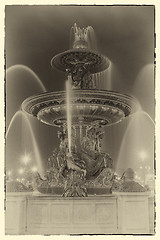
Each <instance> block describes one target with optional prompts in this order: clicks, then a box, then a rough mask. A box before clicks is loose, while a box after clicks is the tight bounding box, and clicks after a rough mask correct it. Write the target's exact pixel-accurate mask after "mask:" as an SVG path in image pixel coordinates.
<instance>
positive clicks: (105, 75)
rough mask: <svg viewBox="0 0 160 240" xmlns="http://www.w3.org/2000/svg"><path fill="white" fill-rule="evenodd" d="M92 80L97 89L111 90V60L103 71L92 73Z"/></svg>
mask: <svg viewBox="0 0 160 240" xmlns="http://www.w3.org/2000/svg"><path fill="white" fill-rule="evenodd" d="M92 77H93V81H94V83H95V86H96V88H97V89H100V90H111V89H112V62H111V61H110V65H109V68H108V69H106V70H105V71H103V72H99V73H95V74H93V75H92Z"/></svg>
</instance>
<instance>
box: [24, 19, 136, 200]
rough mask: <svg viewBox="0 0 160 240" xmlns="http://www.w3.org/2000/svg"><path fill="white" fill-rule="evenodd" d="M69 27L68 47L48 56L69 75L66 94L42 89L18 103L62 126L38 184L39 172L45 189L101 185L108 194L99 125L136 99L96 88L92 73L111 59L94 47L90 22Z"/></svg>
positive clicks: (107, 162)
mask: <svg viewBox="0 0 160 240" xmlns="http://www.w3.org/2000/svg"><path fill="white" fill-rule="evenodd" d="M72 32H73V34H74V36H73V46H72V49H70V50H68V51H65V52H63V53H60V54H58V55H56V56H55V57H53V58H52V60H51V65H52V67H55V68H57V69H59V70H60V71H63V72H65V73H66V75H67V80H66V93H65V92H64V91H59V92H46V93H43V94H40V95H36V96H31V97H29V98H27V99H26V100H25V101H24V102H23V103H22V110H23V111H25V112H27V113H29V114H31V115H33V116H34V117H37V118H38V119H39V120H40V121H41V122H43V123H45V124H49V125H51V126H56V127H58V128H59V129H60V130H59V133H58V135H59V139H60V145H59V149H55V150H54V151H53V154H52V156H51V157H50V158H49V159H48V167H49V168H48V171H47V174H46V182H47V181H48V182H47V184H48V187H47V188H46V189H44V188H42V185H43V180H42V179H41V177H40V175H37V176H36V178H37V187H38V190H39V191H40V192H43V193H47V191H49V192H53V193H54V192H55V189H56V188H57V187H58V188H59V189H60V192H61V193H62V195H63V196H69V197H70V196H87V195H88V194H90V193H93V194H97V191H98V190H99V189H101V191H100V192H101V193H102V192H103V193H110V192H111V187H112V183H113V175H114V172H113V160H112V159H111V157H110V156H109V154H108V153H106V152H102V151H101V141H102V138H103V135H104V132H103V128H104V127H106V126H110V125H113V124H116V123H118V122H120V121H122V120H123V119H124V118H125V117H127V116H129V115H130V114H132V113H134V112H135V111H136V108H137V102H136V100H135V99H134V98H133V97H131V96H128V95H124V94H120V93H117V92H113V91H110V90H99V89H98V88H99V86H97V81H96V78H95V75H96V74H99V73H103V72H105V71H106V69H107V68H108V67H109V65H110V61H109V60H108V58H107V57H105V56H103V55H101V54H99V53H98V52H96V51H94V50H93V49H92V46H93V44H91V41H90V36H91V35H92V33H91V32H93V29H92V28H91V27H87V28H85V29H84V28H83V29H80V28H78V27H77V25H76V24H75V25H74V27H72ZM99 76H100V75H99ZM47 179H49V180H47ZM51 186H52V187H51ZM51 188H52V190H51ZM48 189H50V190H48Z"/></svg>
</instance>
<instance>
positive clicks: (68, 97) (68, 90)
mask: <svg viewBox="0 0 160 240" xmlns="http://www.w3.org/2000/svg"><path fill="white" fill-rule="evenodd" d="M71 83H72V78H71V76H70V75H69V76H68V79H67V80H66V111H67V131H68V150H69V153H71V128H72V126H71V124H72V123H71V121H72V118H71V86H72V85H71Z"/></svg>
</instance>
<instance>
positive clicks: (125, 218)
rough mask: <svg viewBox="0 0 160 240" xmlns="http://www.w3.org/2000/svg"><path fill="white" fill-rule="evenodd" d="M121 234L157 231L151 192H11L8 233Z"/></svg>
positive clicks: (7, 208) (8, 209)
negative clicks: (75, 194) (78, 194)
mask: <svg viewBox="0 0 160 240" xmlns="http://www.w3.org/2000/svg"><path fill="white" fill-rule="evenodd" d="M121 233H123V234H125V233H126V234H144V233H145V234H151V233H153V199H151V198H150V197H149V195H148V194H146V193H125V194H124V193H118V194H117V193H116V194H112V195H111V194H110V195H106V196H92V197H83V198H62V197H58V196H57V197H54V196H50V195H43V194H33V193H25V194H24V193H9V194H7V201H6V234H17V235H18V234H31V235H32V234H35V235H39V234H53V235H54V234H121Z"/></svg>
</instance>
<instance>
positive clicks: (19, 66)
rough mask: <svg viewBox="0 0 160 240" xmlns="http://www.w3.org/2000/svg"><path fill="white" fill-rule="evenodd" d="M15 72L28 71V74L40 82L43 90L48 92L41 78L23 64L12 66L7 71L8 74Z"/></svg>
mask: <svg viewBox="0 0 160 240" xmlns="http://www.w3.org/2000/svg"><path fill="white" fill-rule="evenodd" d="M13 70H16V71H18V70H26V71H27V72H29V73H30V74H31V75H32V76H33V78H34V79H35V80H36V81H37V82H38V84H39V85H40V87H41V89H42V91H43V92H46V91H47V90H46V88H45V86H44V85H43V83H42V82H41V80H40V78H39V77H38V76H37V74H36V73H35V72H34V71H33V70H32V69H30V68H29V67H27V66H25V65H21V64H17V65H14V66H11V67H9V68H8V69H7V70H6V74H9V73H10V72H11V71H13Z"/></svg>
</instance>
